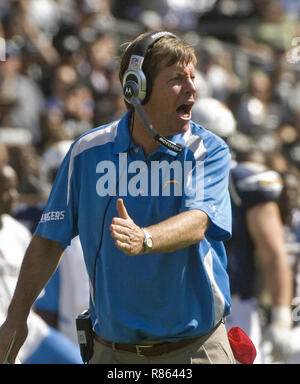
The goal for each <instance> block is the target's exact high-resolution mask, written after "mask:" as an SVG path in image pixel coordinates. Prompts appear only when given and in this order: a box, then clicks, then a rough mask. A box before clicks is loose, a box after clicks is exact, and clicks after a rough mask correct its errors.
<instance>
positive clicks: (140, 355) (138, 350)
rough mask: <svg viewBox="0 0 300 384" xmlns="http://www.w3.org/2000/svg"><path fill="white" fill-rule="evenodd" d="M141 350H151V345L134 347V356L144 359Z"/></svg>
mask: <svg viewBox="0 0 300 384" xmlns="http://www.w3.org/2000/svg"><path fill="white" fill-rule="evenodd" d="M141 348H152V345H136V346H135V349H136V354H137V355H138V356H139V357H145V355H143V351H142V350H141Z"/></svg>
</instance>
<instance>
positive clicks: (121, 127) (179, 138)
mask: <svg viewBox="0 0 300 384" xmlns="http://www.w3.org/2000/svg"><path fill="white" fill-rule="evenodd" d="M131 113H132V112H126V113H125V115H124V116H123V117H122V118H121V120H120V121H119V124H118V133H117V136H116V139H115V142H114V150H113V151H114V154H115V155H116V154H119V153H121V152H127V151H128V150H129V148H135V147H136V145H135V144H134V142H133V140H130V133H129V130H130V117H131ZM184 135H185V134H180V135H173V136H170V137H169V138H168V139H169V140H171V141H173V142H174V143H177V144H181V145H183V146H184V144H185V140H184ZM153 140H154V139H153ZM129 144H130V145H129ZM159 152H161V153H164V154H167V155H170V156H172V157H177V156H178V155H179V154H178V153H176V152H174V151H171V150H170V149H168V148H165V147H163V146H162V145H160V146H159V147H158V148H157V150H156V151H154V152H153V153H152V154H151V155H154V154H156V153H159ZM151 155H150V156H151Z"/></svg>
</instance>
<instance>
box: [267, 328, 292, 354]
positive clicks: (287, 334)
mask: <svg viewBox="0 0 300 384" xmlns="http://www.w3.org/2000/svg"><path fill="white" fill-rule="evenodd" d="M263 339H264V341H269V342H270V343H271V348H272V350H271V354H272V357H273V360H274V361H285V360H286V359H287V358H288V357H289V356H290V354H291V353H292V344H291V343H292V332H291V328H289V327H284V326H282V325H280V324H277V323H271V324H270V325H269V326H268V327H267V329H266V331H265V334H264V337H263Z"/></svg>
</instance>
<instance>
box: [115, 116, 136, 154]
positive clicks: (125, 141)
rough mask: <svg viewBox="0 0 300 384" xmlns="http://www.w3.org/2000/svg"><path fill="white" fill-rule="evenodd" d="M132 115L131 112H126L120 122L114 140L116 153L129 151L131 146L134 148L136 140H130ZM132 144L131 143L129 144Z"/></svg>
mask: <svg viewBox="0 0 300 384" xmlns="http://www.w3.org/2000/svg"><path fill="white" fill-rule="evenodd" d="M130 116H131V112H126V113H125V115H124V116H123V117H122V118H121V120H120V121H119V123H118V128H117V130H118V132H117V136H116V138H115V142H114V149H113V151H114V154H115V155H117V154H119V153H121V152H127V151H128V149H129V148H134V147H135V145H134V142H133V141H132V140H130V133H129V129H130V127H129V126H130ZM129 144H130V145H129Z"/></svg>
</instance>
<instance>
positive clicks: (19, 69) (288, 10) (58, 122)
mask: <svg viewBox="0 0 300 384" xmlns="http://www.w3.org/2000/svg"><path fill="white" fill-rule="evenodd" d="M299 20H300V3H299V1H298V0H186V1H181V0H152V1H151V2H150V1H145V0H131V1H127V0H82V1H79V0H11V1H4V2H1V4H0V37H1V42H2V43H3V44H2V45H1V49H3V48H4V49H5V57H4V60H2V61H0V143H2V144H4V145H5V148H4V147H3V149H1V151H0V161H1V162H9V164H10V165H11V166H12V167H13V168H14V169H15V170H16V172H17V174H18V179H19V193H20V202H21V203H23V204H29V205H35V204H37V203H40V202H44V201H46V199H47V197H48V194H49V191H50V188H51V185H52V182H53V172H56V170H57V167H58V166H59V164H60V162H61V160H62V155H63V154H64V153H65V151H66V149H67V148H68V147H69V146H70V143H71V142H72V141H73V140H75V139H76V138H77V137H78V136H80V135H81V134H82V133H84V132H86V131H87V130H90V129H92V128H94V127H97V126H100V125H102V124H105V123H108V122H110V121H112V120H115V119H118V118H119V117H121V116H122V114H123V113H124V112H125V105H124V102H123V97H122V92H121V90H122V89H121V85H120V81H119V78H118V64H119V56H120V53H121V52H122V47H124V44H125V43H126V42H128V41H131V40H132V39H133V38H134V37H135V36H137V35H138V34H139V33H140V32H142V31H145V30H151V29H155V30H157V29H167V30H169V31H172V32H174V33H176V34H177V35H179V36H182V37H183V38H184V39H185V40H187V41H188V42H189V43H190V44H192V45H193V46H194V47H195V49H196V52H197V56H198V67H197V82H196V85H197V92H198V97H199V98H207V97H211V98H215V99H217V100H219V101H221V102H222V103H224V104H226V105H227V106H228V107H229V108H230V109H231V110H232V112H233V114H234V116H235V118H236V121H237V132H236V134H235V135H234V137H233V138H232V142H231V148H232V151H233V153H234V151H235V150H239V149H241V148H242V149H243V150H244V151H252V152H253V153H254V156H256V160H257V161H264V162H266V163H267V164H268V165H269V166H270V167H271V168H273V169H274V170H276V171H277V172H279V173H280V174H281V175H282V177H283V180H284V183H285V186H286V188H287V189H288V188H289V187H290V189H292V190H293V194H292V195H291V196H290V198H289V200H287V199H285V200H284V201H283V202H282V212H283V220H284V222H285V224H286V225H287V226H288V227H289V226H290V225H291V220H294V221H295V220H296V221H297V220H298V224H299V223H300V214H299V212H300V211H299V210H300V186H299V180H300V178H299V172H300V97H299V96H300V52H298V51H300V21H299ZM2 56H3V55H2ZM2 58H3V57H2ZM262 159H263V160H262ZM287 175H288V176H287ZM287 202H289V206H288V207H287ZM292 210H294V211H295V212H296V214H293V217H292V219H291V212H292ZM294 211H293V212H294ZM297 212H298V213H297ZM290 236H297V234H295V233H292V234H290ZM298 236H299V239H298V240H299V242H300V230H299V233H298ZM298 240H297V239H296V238H292V240H291V242H290V244H296V243H297V241H298ZM298 248H299V247H298ZM298 248H297V247H296V248H293V250H292V251H291V254H292V253H293V255H294V256H295V254H296V255H298V259H299V254H300V250H299V249H298ZM291 249H292V246H291ZM299 286H300V284H299ZM295 296H296V297H298V298H299V297H300V292H299V295H297V294H296V295H295ZM299 300H300V298H299ZM295 305H298V303H295Z"/></svg>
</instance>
